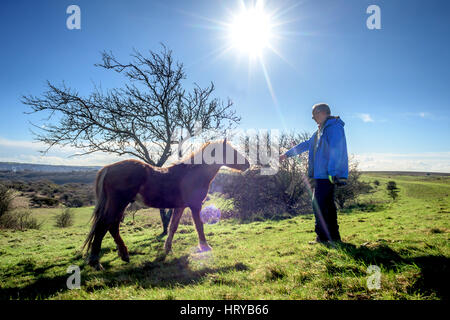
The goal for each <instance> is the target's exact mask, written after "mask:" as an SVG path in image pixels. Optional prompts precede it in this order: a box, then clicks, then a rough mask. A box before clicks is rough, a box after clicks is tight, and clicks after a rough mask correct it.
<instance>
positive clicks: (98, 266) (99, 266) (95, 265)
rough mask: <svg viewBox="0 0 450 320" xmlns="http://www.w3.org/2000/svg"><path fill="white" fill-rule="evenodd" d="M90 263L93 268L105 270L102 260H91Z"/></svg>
mask: <svg viewBox="0 0 450 320" xmlns="http://www.w3.org/2000/svg"><path fill="white" fill-rule="evenodd" d="M89 265H90V266H91V267H92V268H93V269H95V270H97V271H103V270H105V269H104V268H103V266H102V265H101V264H100V262H98V261H97V262H89Z"/></svg>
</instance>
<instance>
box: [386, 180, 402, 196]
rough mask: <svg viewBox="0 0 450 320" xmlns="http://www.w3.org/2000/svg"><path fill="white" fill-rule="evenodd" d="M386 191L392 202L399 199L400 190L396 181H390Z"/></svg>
mask: <svg viewBox="0 0 450 320" xmlns="http://www.w3.org/2000/svg"><path fill="white" fill-rule="evenodd" d="M386 189H387V192H388V195H389V196H390V197H391V198H392V200H395V199H397V197H398V193H399V191H400V189H399V188H397V183H396V182H395V181H389V182H388V183H387V186H386Z"/></svg>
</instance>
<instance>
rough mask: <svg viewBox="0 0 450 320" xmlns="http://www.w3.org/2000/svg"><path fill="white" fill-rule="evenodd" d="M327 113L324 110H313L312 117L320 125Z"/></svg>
mask: <svg viewBox="0 0 450 320" xmlns="http://www.w3.org/2000/svg"><path fill="white" fill-rule="evenodd" d="M327 116H328V115H327V113H326V112H325V111H319V112H313V115H312V118H313V120H314V121H315V122H316V123H317V124H318V125H322V124H323V123H324V122H325V120H326V119H327Z"/></svg>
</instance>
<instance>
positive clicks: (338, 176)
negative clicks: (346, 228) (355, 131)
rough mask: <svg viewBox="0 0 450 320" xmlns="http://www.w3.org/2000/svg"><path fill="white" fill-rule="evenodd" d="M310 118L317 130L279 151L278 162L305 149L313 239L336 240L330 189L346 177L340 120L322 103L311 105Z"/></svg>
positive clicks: (336, 231) (334, 216) (339, 237)
mask: <svg viewBox="0 0 450 320" xmlns="http://www.w3.org/2000/svg"><path fill="white" fill-rule="evenodd" d="M312 118H313V119H314V121H316V123H317V124H318V127H319V128H318V130H317V131H316V132H315V133H314V134H313V135H312V137H311V139H309V140H307V141H305V142H302V143H300V144H298V145H296V146H295V147H293V148H292V149H290V150H288V151H287V152H286V153H284V154H282V155H281V156H280V161H283V160H284V159H286V158H288V157H292V156H295V155H298V154H300V153H302V152H305V151H309V161H308V176H309V177H310V178H313V179H315V188H314V192H313V201H312V202H313V210H314V216H315V218H316V223H315V231H316V234H317V238H316V241H317V242H320V243H323V242H328V241H331V242H333V241H340V240H341V236H340V234H339V226H338V222H337V210H336V205H335V203H334V190H335V186H336V185H343V184H345V181H346V179H347V178H348V155H347V143H346V140H345V133H344V122H343V121H342V120H341V119H340V118H339V117H334V116H331V111H330V107H329V106H328V105H327V104H325V103H319V104H316V105H314V106H313V108H312Z"/></svg>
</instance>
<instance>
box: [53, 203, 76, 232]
mask: <svg viewBox="0 0 450 320" xmlns="http://www.w3.org/2000/svg"><path fill="white" fill-rule="evenodd" d="M55 220H56V222H55V226H56V227H58V228H67V227H70V226H72V225H73V212H72V210H71V209H70V208H64V209H63V210H62V212H61V213H60V214H58V215H57V216H56V217H55Z"/></svg>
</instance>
